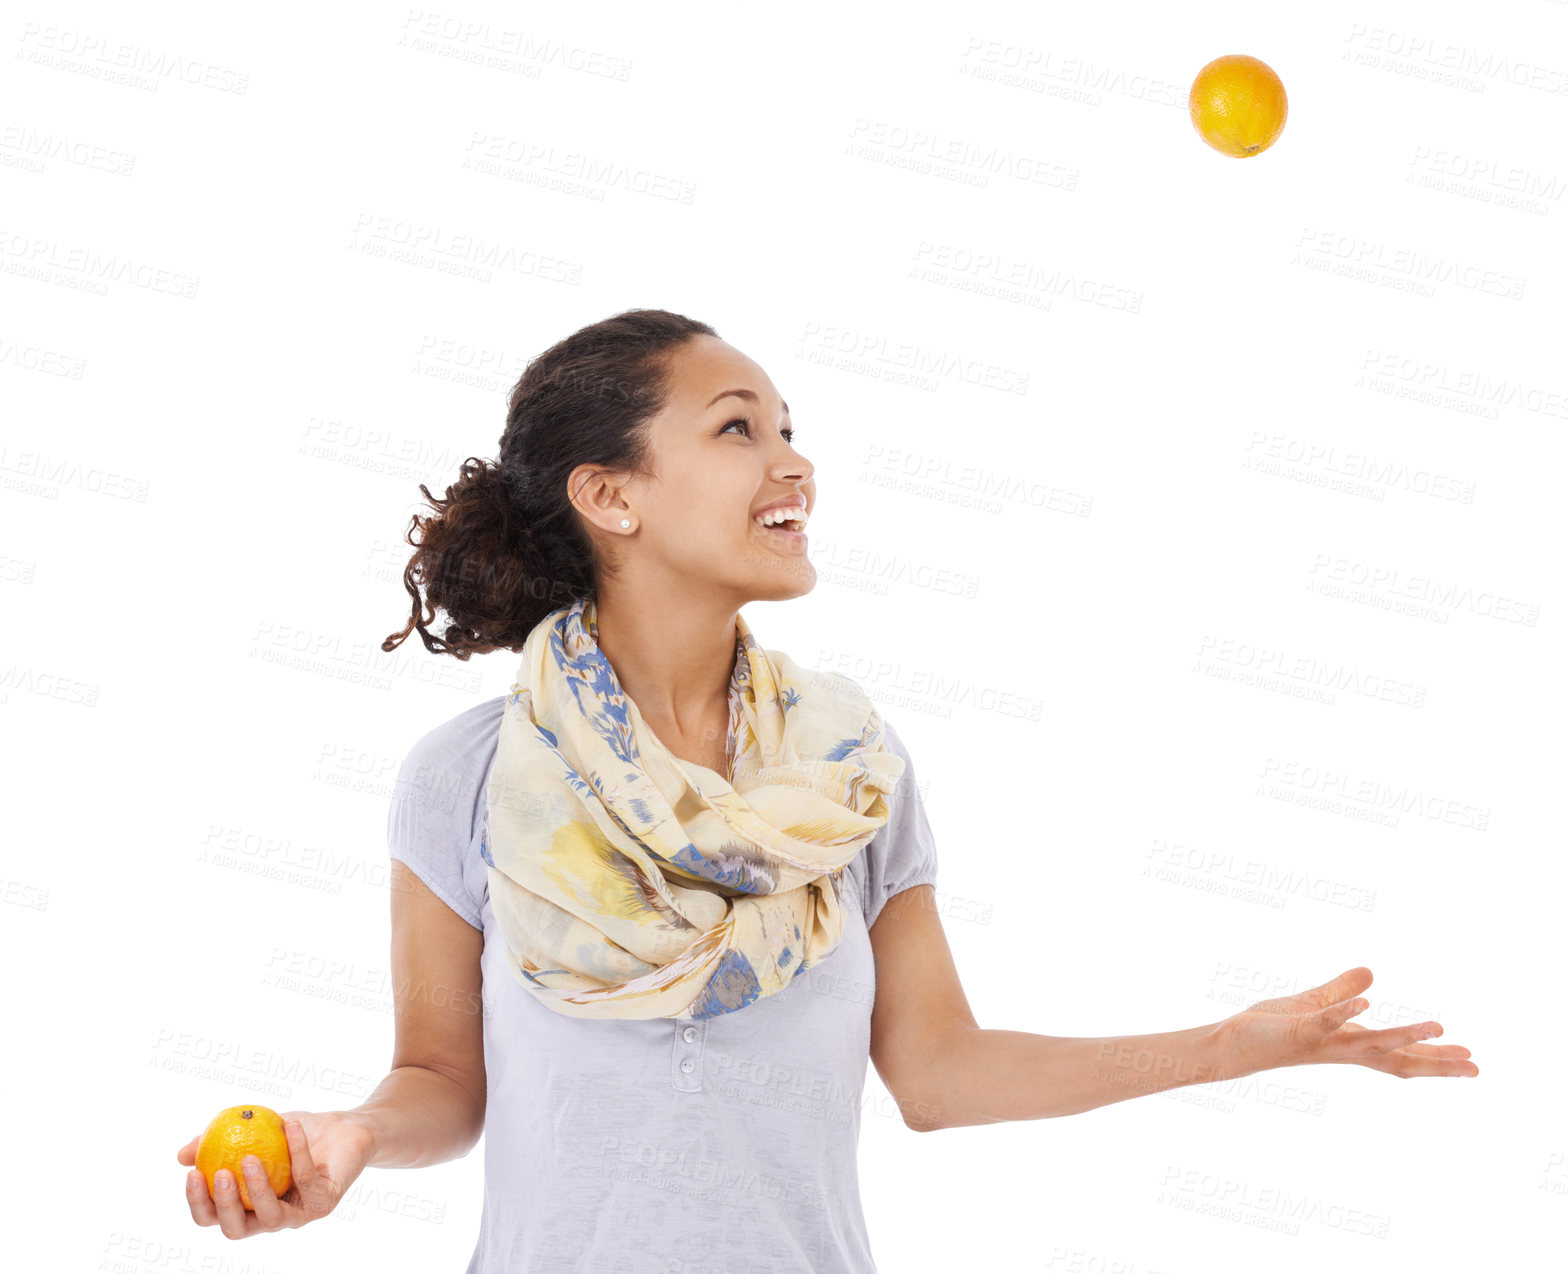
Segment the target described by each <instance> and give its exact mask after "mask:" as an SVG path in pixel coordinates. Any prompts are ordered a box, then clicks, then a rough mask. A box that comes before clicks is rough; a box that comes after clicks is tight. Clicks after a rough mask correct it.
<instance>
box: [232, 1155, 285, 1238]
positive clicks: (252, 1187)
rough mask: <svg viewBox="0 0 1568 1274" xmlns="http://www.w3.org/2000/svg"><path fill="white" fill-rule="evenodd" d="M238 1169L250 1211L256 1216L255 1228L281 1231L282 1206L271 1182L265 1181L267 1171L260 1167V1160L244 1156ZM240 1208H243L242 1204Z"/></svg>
mask: <svg viewBox="0 0 1568 1274" xmlns="http://www.w3.org/2000/svg"><path fill="white" fill-rule="evenodd" d="M240 1169H241V1171H243V1172H244V1173H245V1190H246V1193H248V1194H249V1195H250V1210H251V1211H252V1212H253V1213H255V1216H256V1227H255V1228H257V1229H262V1230H281V1229H282V1228H283V1219H284V1218H283V1205H282V1204H281V1203H279V1202H278V1196H277V1195H275V1194H274V1193H273V1192H272V1182H270V1181H268V1180H267V1170H266V1169H265V1168H263V1167H262V1166H261V1160H260V1159H258V1158H257V1157H256V1156H255V1155H246V1156H245V1157H244V1158H243V1159H241V1160H240ZM236 1193H237V1192H236ZM240 1206H241V1207H243V1206H244V1204H241V1205H240Z"/></svg>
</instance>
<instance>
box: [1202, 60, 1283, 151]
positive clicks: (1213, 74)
mask: <svg viewBox="0 0 1568 1274" xmlns="http://www.w3.org/2000/svg"><path fill="white" fill-rule="evenodd" d="M1286 107H1287V103H1286V101H1285V86H1284V84H1282V83H1281V82H1280V78H1279V76H1277V75H1275V74H1274V69H1273V67H1271V66H1269V64H1268V63H1267V62H1260V61H1258V59H1257V58H1255V57H1248V56H1247V55H1246V54H1245V53H1227V54H1226V55H1225V56H1224V57H1218V58H1215V59H1214V61H1212V62H1210V63H1209V64H1208V65H1207V66H1205V67H1204V68H1203V69H1202V70H1201V71H1199V72H1198V76H1197V78H1196V79H1195V80H1193V82H1192V92H1190V93H1189V94H1188V95H1187V113H1188V114H1189V115H1191V116H1192V126H1193V127H1194V128H1196V129H1197V130H1198V136H1199V137H1201V138H1203V140H1204V141H1206V142H1207V143H1208V144H1209V145H1210V146H1212V147H1214V149H1215V150H1217V151H1219V152H1220V154H1222V155H1229V156H1231V157H1232V158H1236V159H1246V158H1248V157H1250V156H1252V155H1259V154H1262V153H1263V152H1264V151H1266V150H1267V149H1268V148H1269V147H1270V146H1272V145H1273V144H1274V142H1275V141H1276V139H1278V137H1279V135H1280V132H1281V131H1282V130H1283V129H1284V127H1285V112H1286Z"/></svg>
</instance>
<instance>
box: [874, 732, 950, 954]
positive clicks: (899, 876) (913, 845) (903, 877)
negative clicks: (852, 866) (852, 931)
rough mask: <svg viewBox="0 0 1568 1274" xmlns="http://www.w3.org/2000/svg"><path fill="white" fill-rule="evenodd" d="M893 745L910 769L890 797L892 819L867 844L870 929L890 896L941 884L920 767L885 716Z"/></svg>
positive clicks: (905, 771) (900, 779)
mask: <svg viewBox="0 0 1568 1274" xmlns="http://www.w3.org/2000/svg"><path fill="white" fill-rule="evenodd" d="M882 729H883V730H884V731H885V732H886V734H887V745H888V747H889V748H891V749H892V750H893V751H894V752H896V753H898V755H899V756H901V757H903V758H904V772H903V774H902V775H900V776H899V780H898V786H897V787H895V788H894V789H893V795H892V797H891V799H890V801H889V804H890V806H891V810H890V813H889V815H888V820H887V822H886V823H884V824H883V825H882V826H881V827H880V828H878V829H877V833H876V835H875V836H873V837H872V838H871V840H870V841H869V842H868V843H867V845H866V886H865V890H864V896H863V902H864V904H865V911H866V928H867V929H869V928H870V927H871V926H872V925H874V924H875V923H876V919H877V916H878V914H879V913H880V912H881V910H882V908H883V906H884V905H885V904H886V903H887V900H888V899H889V898H891V897H892V896H893V895H894V894H896V893H902V892H903V891H904V890H906V889H913V888H914V887H915V886H916V885H934V884H935V883H936V867H937V863H936V838H935V837H934V836H932V834H931V824H930V823H929V822H927V821H926V807H925V802H924V801H923V800H922V799H921V796H920V788H919V787H918V786H917V784H916V780H915V766H914V762H913V761H912V760H911V759H910V756H909V752H908V750H907V749H906V748H905V747H904V744H903V740H901V739H900V738H899V737H898V734H897V732H896V731H895V730H894V729H893V727H892V726H891V725H889V724H888V722H887V718H886V717H884V718H883V719H882Z"/></svg>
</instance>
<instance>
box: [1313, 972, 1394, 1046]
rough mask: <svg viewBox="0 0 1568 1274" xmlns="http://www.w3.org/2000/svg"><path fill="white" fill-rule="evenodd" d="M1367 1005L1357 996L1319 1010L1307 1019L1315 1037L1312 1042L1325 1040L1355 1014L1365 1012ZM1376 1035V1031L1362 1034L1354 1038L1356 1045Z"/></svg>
mask: <svg viewBox="0 0 1568 1274" xmlns="http://www.w3.org/2000/svg"><path fill="white" fill-rule="evenodd" d="M1328 985H1329V986H1332V985H1333V983H1328ZM1368 1003H1369V1001H1368V1000H1366V999H1363V998H1362V997H1361V996H1359V995H1358V996H1355V997H1354V998H1352V999H1349V1000H1341V1001H1340V1002H1339V1003H1337V1004H1330V1005H1329V1006H1328V1007H1327V1008H1326V1009H1319V1010H1318V1011H1317V1012H1316V1013H1315V1014H1313V1015H1312V1017H1311V1018H1309V1019H1308V1021H1310V1022H1311V1023H1312V1024H1313V1025H1312V1028H1311V1030H1312V1034H1313V1035H1314V1036H1315V1037H1316V1038H1315V1039H1314V1041H1313V1042H1314V1043H1316V1042H1318V1041H1321V1040H1324V1039H1327V1038H1328V1037H1329V1036H1330V1035H1332V1034H1334V1032H1335V1031H1337V1030H1339V1028H1340V1027H1342V1026H1344V1025H1345V1023H1346V1022H1348V1021H1350V1019H1351V1018H1353V1017H1355V1015H1356V1014H1357V1013H1362V1012H1365V1010H1366V1007H1367V1005H1368ZM1377 1034H1379V1032H1377V1031H1366V1032H1365V1033H1364V1034H1361V1035H1357V1036H1356V1043H1357V1044H1358V1045H1359V1044H1360V1043H1361V1042H1362V1040H1364V1039H1367V1038H1369V1037H1371V1036H1373V1035H1377Z"/></svg>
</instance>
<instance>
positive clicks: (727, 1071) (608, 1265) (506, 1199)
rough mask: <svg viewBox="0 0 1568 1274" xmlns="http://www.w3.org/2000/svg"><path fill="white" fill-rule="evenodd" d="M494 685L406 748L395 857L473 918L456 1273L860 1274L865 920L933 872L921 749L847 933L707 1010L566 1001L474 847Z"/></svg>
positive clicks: (864, 1246) (878, 839) (857, 875)
mask: <svg viewBox="0 0 1568 1274" xmlns="http://www.w3.org/2000/svg"><path fill="white" fill-rule="evenodd" d="M505 703H506V696H505V695H500V696H497V697H496V698H494V699H491V700H489V701H487V702H485V703H480V704H476V705H475V706H474V707H472V708H469V709H467V710H466V711H464V712H462V713H459V714H458V715H457V716H456V717H453V718H452V719H451V720H450V721H448V722H446V723H445V724H443V725H440V726H438V727H436V729H434V730H431V731H430V732H429V733H428V734H426V735H424V736H423V737H422V738H421V739H420V740H419V741H418V742H417V743H416V744H415V745H414V747H413V748H412V750H411V751H410V752H409V754H408V756H407V757H406V759H405V760H404V762H403V766H402V769H401V771H400V773H399V775H398V781H397V786H396V792H395V795H394V796H393V798H392V805H391V809H390V811H389V814H388V822H387V834H388V840H389V847H390V852H391V856H392V857H393V858H396V859H399V860H401V861H402V862H404V863H406V864H407V865H408V866H409V867H410V868H411V869H412V870H413V871H414V872H415V873H416V874H417V875H418V876H419V877H420V879H421V880H423V881H424V882H425V883H426V884H427V885H429V886H430V888H431V890H432V891H433V892H434V893H435V894H436V895H437V896H438V897H439V898H441V899H442V900H443V901H444V902H445V903H446V904H447V905H448V906H449V907H451V908H452V910H453V911H455V912H456V913H457V914H458V915H459V916H461V917H462V918H463V919H464V920H466V921H467V922H468V923H469V924H471V925H473V926H474V927H475V928H476V929H480V930H482V931H483V933H484V936H485V943H484V955H483V958H482V960H481V970H482V974H483V979H484V983H483V992H482V999H483V1003H484V1014H485V1073H486V1082H487V1090H488V1097H487V1106H486V1110H485V1132H484V1153H485V1198H484V1211H483V1215H482V1217H481V1219H480V1226H479V1239H478V1243H477V1244H476V1246H475V1248H474V1253H473V1257H472V1259H471V1260H470V1261H469V1264H468V1269H467V1274H503V1272H505V1274H567V1272H570V1274H579V1272H592V1274H749V1272H750V1271H757V1272H758V1274H764V1272H765V1274H807V1272H808V1271H809V1272H810V1274H875V1271H876V1265H875V1263H874V1261H873V1260H872V1256H871V1244H870V1240H869V1239H868V1237H867V1235H866V1226H865V1218H864V1216H863V1214H862V1211H861V1205H860V1186H859V1178H858V1174H857V1157H856V1147H857V1142H858V1140H859V1135H860V1111H861V1103H862V1097H863V1089H864V1084H865V1078H866V1063H867V1061H868V1059H869V1052H870V1039H871V1002H872V997H873V992H874V988H875V981H876V978H875V971H874V968H873V963H872V954H871V942H870V938H869V936H868V930H869V929H870V927H871V925H872V923H873V922H874V921H875V920H876V918H877V915H878V913H879V912H880V911H881V910H882V906H883V904H884V903H886V902H887V900H888V899H889V898H891V897H892V896H893V895H894V894H896V893H898V892H899V891H900V890H904V889H908V888H911V887H912V886H914V885H921V884H934V883H935V881H936V869H937V861H936V846H935V842H934V840H933V838H932V835H931V827H930V824H929V823H928V822H927V821H926V814H925V808H924V805H923V803H922V801H921V797H920V792H919V790H918V788H917V787H916V784H915V773H914V765H913V763H912V762H911V761H910V758H909V754H908V753H907V752H906V751H905V750H904V747H903V744H902V743H901V742H900V741H899V738H898V735H897V734H896V733H895V732H894V730H893V728H892V727H891V726H890V725H887V723H886V720H885V719H884V722H883V725H884V728H885V729H886V731H887V744H888V746H889V747H890V748H892V749H893V750H894V751H895V752H897V753H898V755H900V756H902V757H903V758H904V762H905V770H904V773H903V775H902V777H901V778H900V779H899V782H898V786H897V788H896V789H895V790H894V793H893V795H892V797H891V799H890V804H891V813H890V817H889V819H888V822H887V823H886V824H885V825H884V826H883V827H881V828H880V829H878V831H877V833H876V835H875V836H873V838H872V839H871V841H870V842H869V843H868V844H867V845H866V846H865V848H864V849H862V850H861V852H860V853H859V854H858V855H856V857H855V858H854V859H853V860H852V861H851V863H850V869H849V871H848V872H847V873H846V874H845V888H844V908H845V913H846V914H845V925H844V933H843V937H842V939H841V941H840V943H839V945H838V947H837V948H835V949H834V951H833V952H832V954H831V955H829V956H828V957H827V959H825V960H823V961H822V962H821V963H820V964H818V965H816V966H814V967H810V968H807V969H805V970H804V971H803V972H802V973H801V974H800V975H799V976H798V977H796V978H795V980H794V981H793V982H792V983H791V984H790V985H789V986H788V987H787V988H786V989H785V990H783V991H779V992H776V993H775V994H773V995H769V996H765V997H763V998H762V999H760V1000H757V1001H756V1002H755V1003H752V1004H749V1005H747V1006H746V1007H745V1008H743V1009H740V1010H738V1011H736V1012H733V1013H726V1014H723V1015H721V1016H719V1017H715V1018H711V1019H708V1020H706V1021H700V1022H683V1021H676V1020H674V1019H671V1018H654V1019H648V1020H641V1021H638V1020H621V1019H613V1020H592V1019H584V1018H571V1017H564V1016H562V1015H560V1014H558V1013H555V1012H553V1011H552V1010H550V1009H548V1008H546V1007H545V1006H544V1005H542V1004H540V1003H538V1002H537V1001H536V1000H535V999H534V998H533V997H532V996H531V995H530V994H529V992H528V991H527V990H526V989H525V988H524V987H523V986H522V985H521V984H520V983H519V982H518V980H517V978H516V977H515V975H514V974H513V973H512V972H511V971H510V970H509V969H508V968H507V966H506V960H507V950H506V942H505V940H504V939H503V938H502V936H501V933H500V931H499V930H498V929H497V927H496V922H495V915H494V913H493V912H492V910H491V907H490V890H489V880H488V877H487V874H486V868H485V863H484V860H483V859H482V858H481V857H480V854H479V836H480V832H481V831H482V830H483V824H484V810H485V784H486V782H487V781H488V778H489V772H490V766H491V763H492V762H493V761H494V759H495V752H496V741H497V736H498V733H499V730H500V725H501V713H502V709H503V707H504V705H505Z"/></svg>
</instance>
